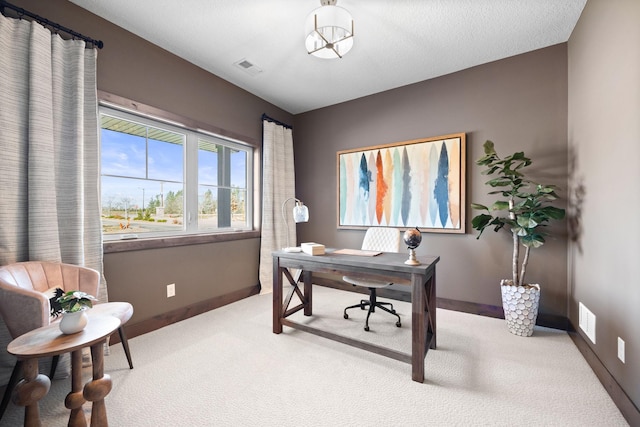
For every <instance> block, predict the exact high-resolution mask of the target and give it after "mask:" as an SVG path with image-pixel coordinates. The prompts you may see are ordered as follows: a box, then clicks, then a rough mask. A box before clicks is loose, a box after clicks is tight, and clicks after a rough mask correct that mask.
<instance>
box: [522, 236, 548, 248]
mask: <svg viewBox="0 0 640 427" xmlns="http://www.w3.org/2000/svg"><path fill="white" fill-rule="evenodd" d="M522 244H523V245H525V246H529V247H532V248H539V247H540V246H542V245H544V238H543V237H542V236H541V235H540V234H531V235H529V236H524V237H523V238H522Z"/></svg>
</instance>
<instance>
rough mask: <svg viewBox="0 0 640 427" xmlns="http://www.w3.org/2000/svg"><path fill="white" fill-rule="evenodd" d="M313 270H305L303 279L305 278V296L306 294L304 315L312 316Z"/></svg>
mask: <svg viewBox="0 0 640 427" xmlns="http://www.w3.org/2000/svg"><path fill="white" fill-rule="evenodd" d="M311 274H312V273H311V272H310V271H303V272H302V280H304V296H305V300H306V302H305V305H304V315H305V316H311V315H312V314H313V293H312V289H313V283H312V281H311Z"/></svg>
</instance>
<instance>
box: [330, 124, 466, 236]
mask: <svg viewBox="0 0 640 427" xmlns="http://www.w3.org/2000/svg"><path fill="white" fill-rule="evenodd" d="M465 142H466V138H465V134H464V133H457V134H452V135H445V136H438V137H433V138H423V139H416V140H411V141H403V142H396V143H392V144H386V145H377V146H374V147H366V148H359V149H354V150H343V151H339V152H338V153H337V168H338V227H339V228H364V227H375V226H380V227H383V226H384V227H400V228H408V227H419V228H420V230H421V231H425V232H436V233H464V232H465Z"/></svg>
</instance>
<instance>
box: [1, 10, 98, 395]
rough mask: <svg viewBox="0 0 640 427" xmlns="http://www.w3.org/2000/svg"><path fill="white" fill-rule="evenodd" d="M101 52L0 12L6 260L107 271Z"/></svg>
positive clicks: (3, 244) (3, 249) (3, 258)
mask: <svg viewBox="0 0 640 427" xmlns="http://www.w3.org/2000/svg"><path fill="white" fill-rule="evenodd" d="M96 56H97V51H96V49H86V48H85V42H84V41H80V40H63V39H62V38H61V37H60V36H59V35H57V34H51V32H50V31H49V30H48V29H46V28H45V27H43V26H42V25H40V24H38V23H36V22H30V21H27V20H21V19H13V18H8V17H4V16H2V15H0V75H1V76H2V78H0V94H1V95H0V153H2V154H1V155H0V156H1V159H2V161H1V164H0V204H2V208H1V209H0V264H1V265H5V264H9V263H13V262H19V261H27V260H45V261H59V262H65V263H69V264H77V265H84V266H86V267H90V268H93V269H95V270H97V271H99V272H100V274H101V276H103V274H102V273H103V268H102V233H101V220H100V201H99V160H100V158H99V143H98V102H97V88H96ZM101 280H102V283H101V286H100V291H99V293H98V295H96V297H97V298H98V299H99V300H100V301H106V300H107V290H106V282H105V280H104V277H102V279H101ZM3 330H4V331H6V328H5V326H4V324H2V325H0V334H1V333H2V331H3ZM4 338H5V340H6V337H4ZM0 341H2V344H1V345H0V347H2V348H1V349H0V353H4V355H6V356H8V354H6V350H5V348H6V344H7V342H6V341H4V340H2V339H0ZM0 356H2V354H0ZM12 366H13V362H11V367H12ZM9 371H10V368H9ZM2 374H3V372H0V384H2V383H6V381H2V380H3V379H4V377H3V375H2ZM7 379H8V375H7Z"/></svg>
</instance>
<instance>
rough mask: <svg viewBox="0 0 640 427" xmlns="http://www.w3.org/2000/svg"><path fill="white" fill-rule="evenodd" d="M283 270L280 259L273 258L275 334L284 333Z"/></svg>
mask: <svg viewBox="0 0 640 427" xmlns="http://www.w3.org/2000/svg"><path fill="white" fill-rule="evenodd" d="M281 319H282V270H280V258H277V257H274V258H273V333H274V334H280V333H282V322H281Z"/></svg>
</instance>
